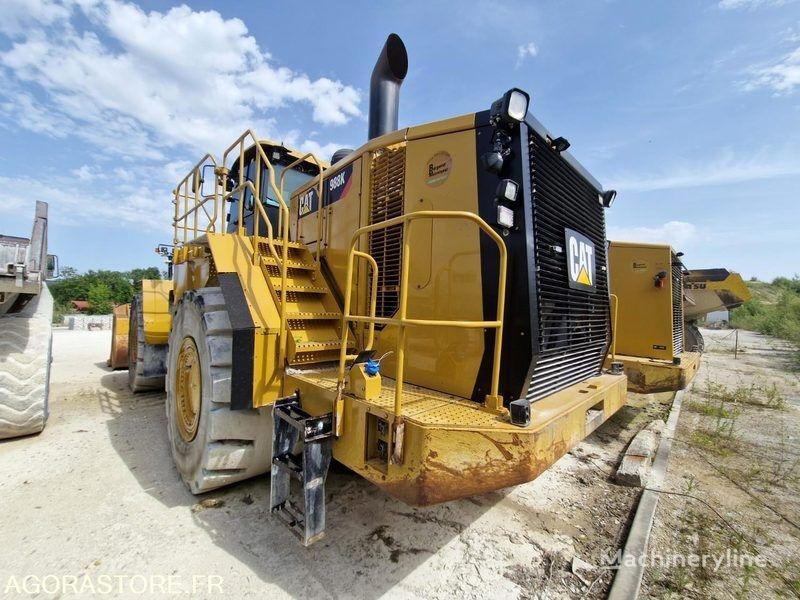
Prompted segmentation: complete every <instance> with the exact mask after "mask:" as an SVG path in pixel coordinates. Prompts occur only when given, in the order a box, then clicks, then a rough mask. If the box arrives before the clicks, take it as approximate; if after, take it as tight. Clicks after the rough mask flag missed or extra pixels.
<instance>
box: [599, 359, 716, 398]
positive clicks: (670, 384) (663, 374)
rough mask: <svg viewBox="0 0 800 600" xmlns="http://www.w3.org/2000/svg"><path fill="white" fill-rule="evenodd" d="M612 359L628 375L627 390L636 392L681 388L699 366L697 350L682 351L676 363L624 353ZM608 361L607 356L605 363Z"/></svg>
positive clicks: (609, 360)
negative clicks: (620, 364)
mask: <svg viewBox="0 0 800 600" xmlns="http://www.w3.org/2000/svg"><path fill="white" fill-rule="evenodd" d="M614 360H615V361H617V362H621V363H622V365H623V369H624V370H625V375H627V376H628V391H631V392H636V393H638V394H654V393H656V392H673V391H678V390H682V389H684V388H685V387H686V386H687V385H689V382H691V381H692V379H694V376H695V375H696V374H697V369H699V368H700V353H699V352H683V353H682V354H681V355H680V362H679V363H677V364H676V363H674V362H672V361H667V360H659V359H656V358H643V357H640V356H626V355H624V354H617V355H616V356H615V357H614ZM610 362H611V359H610V358H609V359H608V361H607V363H609V364H610Z"/></svg>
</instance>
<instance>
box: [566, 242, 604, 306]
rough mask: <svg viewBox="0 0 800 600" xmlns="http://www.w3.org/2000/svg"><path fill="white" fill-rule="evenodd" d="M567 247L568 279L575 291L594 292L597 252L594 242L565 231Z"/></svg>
mask: <svg viewBox="0 0 800 600" xmlns="http://www.w3.org/2000/svg"><path fill="white" fill-rule="evenodd" d="M564 237H565V241H566V245H567V275H568V277H567V279H568V280H569V287H570V288H572V289H573V290H584V291H588V292H593V291H594V289H595V282H594V276H595V271H596V269H595V252H594V244H593V243H592V240H590V239H589V238H587V237H586V236H585V235H582V234H580V233H578V232H577V231H573V230H572V229H565V230H564Z"/></svg>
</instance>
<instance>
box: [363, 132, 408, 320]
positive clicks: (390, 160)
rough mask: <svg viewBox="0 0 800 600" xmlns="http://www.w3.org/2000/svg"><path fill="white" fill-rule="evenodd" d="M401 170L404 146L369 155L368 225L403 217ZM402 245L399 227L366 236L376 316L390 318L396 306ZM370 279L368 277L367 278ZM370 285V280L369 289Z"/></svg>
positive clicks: (404, 159) (403, 180) (398, 295)
mask: <svg viewBox="0 0 800 600" xmlns="http://www.w3.org/2000/svg"><path fill="white" fill-rule="evenodd" d="M405 168H406V148H405V145H402V146H395V147H389V148H384V149H382V150H379V151H377V152H376V153H375V154H374V155H373V157H372V167H371V170H370V190H371V192H372V193H371V195H370V214H369V218H370V224H373V223H380V222H382V221H387V220H388V219H393V218H394V217H399V216H401V215H402V214H403V187H404V186H405ZM402 244H403V226H402V225H394V226H392V227H388V228H386V229H380V230H378V231H373V232H372V233H371V234H370V236H369V252H370V254H371V255H372V256H373V258H374V259H375V261H376V262H377V263H378V298H377V303H376V311H375V314H376V316H378V317H391V316H392V315H393V314H394V313H395V312H396V311H397V308H398V306H399V302H400V263H401V258H402ZM372 276H373V275H372V274H371V275H370V277H372ZM371 286H372V280H371V279H370V288H369V289H370V290H371V289H372V287H371ZM370 300H371V299H370ZM376 328H378V329H380V328H381V326H378V325H376Z"/></svg>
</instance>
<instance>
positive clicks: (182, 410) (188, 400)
mask: <svg viewBox="0 0 800 600" xmlns="http://www.w3.org/2000/svg"><path fill="white" fill-rule="evenodd" d="M201 394H202V383H201V379H200V356H199V355H198V354H197V346H196V345H195V343H194V340H193V339H192V338H190V337H187V338H184V339H183V343H182V344H181V349H180V350H179V351H178V362H177V364H176V365H175V416H176V421H177V423H178V431H179V432H180V434H181V437H182V438H183V439H184V440H185V441H187V442H191V441H192V440H193V439H194V438H195V436H196V435H197V426H198V424H199V423H200V398H201Z"/></svg>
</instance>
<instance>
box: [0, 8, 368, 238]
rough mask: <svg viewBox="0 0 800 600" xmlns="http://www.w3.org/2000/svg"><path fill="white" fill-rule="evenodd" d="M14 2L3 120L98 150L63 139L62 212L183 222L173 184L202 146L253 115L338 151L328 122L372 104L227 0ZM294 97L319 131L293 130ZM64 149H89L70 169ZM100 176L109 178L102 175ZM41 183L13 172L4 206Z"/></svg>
mask: <svg viewBox="0 0 800 600" xmlns="http://www.w3.org/2000/svg"><path fill="white" fill-rule="evenodd" d="M2 4H3V10H2V13H3V17H2V20H0V37H1V36H2V35H5V36H6V37H7V38H8V39H9V43H7V44H4V47H5V48H6V50H5V51H2V52H0V125H2V126H4V127H9V128H20V127H21V128H23V129H26V130H28V131H31V132H34V133H36V134H41V135H45V136H48V137H50V138H54V139H56V140H59V142H60V143H65V140H68V141H69V142H70V145H71V146H72V148H80V147H81V145H80V144H75V143H74V142H75V140H78V141H79V142H80V141H82V142H84V144H85V145H87V147H88V151H87V154H88V156H74V155H73V154H68V155H64V156H63V157H62V156H59V155H58V153H59V152H61V150H60V149H59V146H57V145H54V146H53V154H52V156H53V161H54V164H53V165H52V166H50V169H51V170H52V171H53V172H54V173H55V175H54V176H52V177H49V178H47V185H45V186H44V187H43V186H42V184H41V182H37V186H36V187H37V190H38V192H39V194H40V195H41V196H42V197H48V198H49V201H50V202H51V207H52V210H53V214H54V216H55V217H56V218H57V219H58V222H59V223H66V222H71V223H74V224H82V223H84V222H91V223H96V222H105V223H109V224H115V225H118V226H126V225H129V224H137V226H138V225H142V224H143V223H144V226H146V227H155V228H160V229H163V228H164V227H165V226H166V227H169V225H170V216H169V207H170V206H171V205H170V201H171V194H170V190H171V189H172V187H173V186H174V185H175V184H176V183H177V182H178V180H179V179H181V178H182V177H183V176H184V175H185V174H186V172H187V171H188V169H189V168H191V166H192V165H193V164H194V163H195V161H196V160H197V159H198V158H199V157H200V155H201V154H202V153H204V152H206V151H211V152H213V153H214V154H219V153H220V152H221V151H222V150H224V149H225V148H226V147H227V146H228V144H230V143H231V142H232V141H233V140H234V139H235V138H236V137H238V136H239V134H241V133H242V132H243V131H244V130H245V129H248V128H250V129H253V130H254V131H255V132H256V133H257V134H258V135H260V136H263V137H266V138H272V139H276V140H279V141H280V140H282V139H285V140H286V143H287V144H290V145H294V146H295V147H297V148H301V149H308V150H313V151H318V152H321V153H323V156H321V158H323V159H327V158H329V153H330V151H332V149H333V148H336V147H338V145H337V144H332V143H327V142H321V141H317V139H319V138H322V139H324V137H325V136H326V135H327V133H326V127H330V126H337V125H342V124H345V123H347V122H349V121H350V120H351V119H353V118H359V117H361V111H360V102H361V94H360V92H359V91H358V90H357V89H356V88H355V87H353V86H350V85H346V84H345V83H342V82H341V81H337V80H334V79H333V78H329V77H320V78H317V79H314V78H312V77H311V76H309V75H307V74H304V73H300V72H297V71H294V70H292V69H290V68H288V67H287V66H283V65H278V64H276V61H275V60H274V59H273V58H272V57H271V56H270V55H269V53H268V52H267V51H266V50H265V49H263V48H261V47H260V46H259V43H258V41H257V40H256V39H255V38H254V37H253V36H252V35H250V34H249V32H248V29H247V26H246V24H245V23H244V22H243V21H241V20H240V19H235V18H233V19H226V18H224V17H223V16H222V15H220V14H219V13H218V12H216V11H213V10H209V11H200V10H193V9H191V8H190V7H188V6H186V5H181V6H177V7H174V8H171V9H169V10H165V11H163V12H159V11H150V12H146V11H145V10H143V9H142V8H140V7H139V6H138V5H136V4H134V3H131V2H126V1H124V0H4V1H3V2H2ZM280 109H291V110H292V112H295V113H297V114H298V115H299V117H300V118H301V119H302V120H305V121H307V122H308V123H309V124H311V123H312V122H313V123H314V124H315V128H316V129H320V130H321V133H319V138H315V139H314V140H308V141H306V139H305V137H304V135H303V134H302V133H301V132H299V131H294V132H291V131H290V128H289V127H288V126H283V127H284V129H283V130H282V129H281V127H280V125H279V123H278V120H277V118H278V115H277V114H276V112H277V111H278V110H280ZM283 112H284V114H285V113H287V112H289V111H285V110H284V111H283ZM320 125H322V126H325V127H322V128H321V127H319V126H320ZM309 129H311V127H309ZM289 138H290V139H289ZM326 154H327V155H326ZM43 158H44V161H46V160H47V158H48V157H47V156H45V157H43ZM62 159H66V160H68V161H70V162H71V161H80V162H77V164H76V163H74V162H73V163H72V164H70V162H67V165H68V168H67V169H64V165H63V164H60V163H61V160H62ZM82 163H85V164H82ZM77 165H82V166H77ZM45 166H46V165H45V163H44V162H43V163H42V164H41V165H40V167H42V168H44V167H45ZM69 168H72V171H71V172H70V171H69ZM60 169H64V170H63V171H59V170H60ZM100 177H102V178H103V180H104V181H103V186H97V184H96V182H95V184H94V187H92V185H91V183H92V181H93V180H94V179H97V178H100ZM32 184H33V179H32V178H27V177H23V176H16V175H15V176H12V177H5V178H0V206H2V207H8V206H19V203H20V202H22V201H27V200H25V199H26V198H29V193H30V188H29V187H26V186H29V185H32ZM100 188H102V189H100ZM111 199H113V201H111ZM0 210H3V208H0ZM154 215H159V219H160V218H161V217H163V221H161V220H160V221H158V222H157V223H153V222H152V217H153V216H154Z"/></svg>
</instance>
